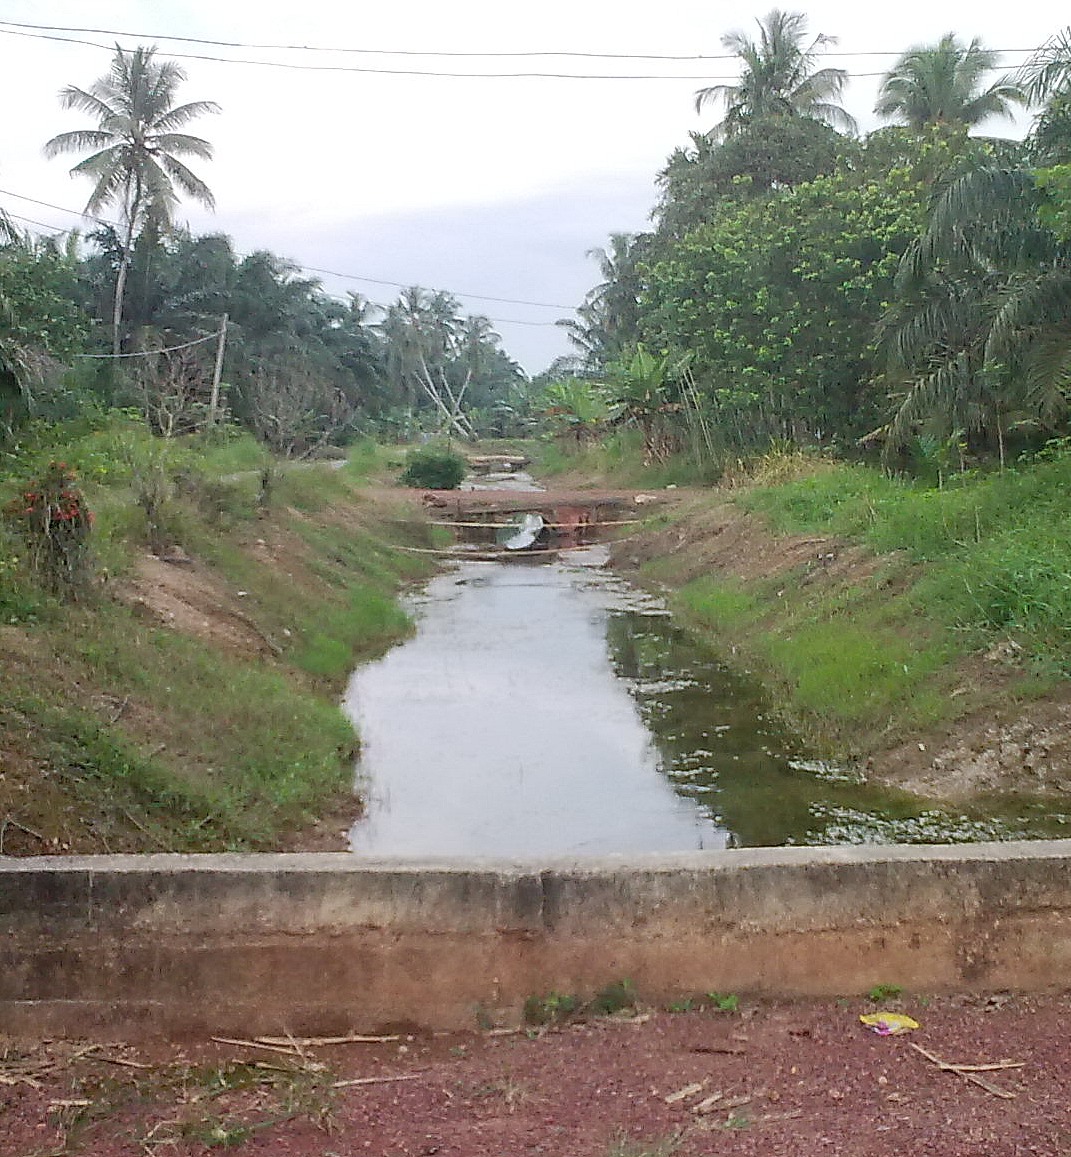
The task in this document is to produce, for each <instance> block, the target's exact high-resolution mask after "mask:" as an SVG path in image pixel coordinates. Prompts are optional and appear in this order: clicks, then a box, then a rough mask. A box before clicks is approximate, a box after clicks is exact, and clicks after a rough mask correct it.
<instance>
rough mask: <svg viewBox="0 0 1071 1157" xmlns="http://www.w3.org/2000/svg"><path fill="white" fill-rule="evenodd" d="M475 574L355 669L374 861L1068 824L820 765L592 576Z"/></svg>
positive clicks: (727, 679)
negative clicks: (961, 804) (938, 802)
mask: <svg viewBox="0 0 1071 1157" xmlns="http://www.w3.org/2000/svg"><path fill="white" fill-rule="evenodd" d="M604 561H605V552H604V548H601V547H590V548H587V549H584V550H578V551H572V552H568V553H565V554H563V555H561V556H559V558H557V559H556V560H555V561H550V562H539V561H534V560H533V561H525V562H519V561H518V562H513V563H507V564H502V563H493V562H492V563H478V562H466V563H462V564H459V565H458V567H457V568H456V569H455V570H453V571H451V572H450V573H448V574H444V575H441V576H440V577H438V578H436V579H434V580H433V581H432V582H431V583H429V584H428V586H427V588H426V589H425V590H424V592H423V593H422V594H421V595H420V596H419V598H418V599H416V600H414V604H413V611H414V614H415V616H416V619H417V624H418V629H417V632H416V634H415V636H414V637H413V638H412V639H410V640H409V641H408V642H406V643H404V644H402V645H401V646H399V647H397V648H395V649H394V650H393V651H391V652H390V653H389V654H388V655H386V656H385V657H384V658H383V659H382V660H380V661H379V662H377V663H373V664H371V665H369V666H367V667H364V668H361V669H360V670H358V671H357V672H356V674H355V675H354V676H353V679H352V681H351V684H350V687H349V689H348V693H347V697H346V708H347V711H348V712H349V714H350V716H351V717H352V718H353V719H354V721H355V723H356V724H357V727H358V728H359V731H360V734H361V737H362V746H363V749H362V756H361V760H360V763H359V765H358V769H357V779H358V788H359V790H360V792H361V794H362V796H363V797H364V798H365V799H366V801H367V812H366V815H365V816H364V818H362V819H361V820H360V821H359V822H358V823H356V824H355V825H354V827H353V830H352V833H351V847H352V848H353V850H354V851H356V852H360V853H366V854H371V855H386V856H395V855H397V856H403V855H404V856H409V855H488V856H531V855H556V854H580V855H589V854H592V855H594V854H602V853H629V852H655V851H684V850H694V849H701V848H723V847H727V846H740V845H749V846H758V845H779V844H789V843H804V844H821V843H860V842H943V841H949V840H968V839H994V838H1007V837H1010V836H1018V835H1024V834H1030V835H1044V834H1066V830H1067V829H1066V827H1064V817H1059V816H1057V817H1052V816H1046V817H1044V818H1039V817H1037V816H1035V815H1034V813H1033V812H1032V811H1031V809H1030V807H1029V805H1024V807H1023V808H1022V809H1020V810H1019V812H1018V813H1016V814H1008V813H1007V812H1006V811H1005V813H1004V814H1002V815H991V814H985V813H972V814H962V815H961V814H958V813H957V814H950V813H948V812H945V811H942V810H940V809H937V808H934V807H932V806H929V805H927V804H926V803H925V801H920V800H918V799H915V798H912V797H907V796H902V795H894V794H890V793H888V792H886V791H883V790H881V789H879V788H876V787H873V786H871V785H868V784H866V783H864V782H861V778H860V777H859V776H858V775H857V774H855V773H853V772H852V771H851V770H850V769H847V768H842V767H838V766H836V765H834V764H830V763H827V762H823V761H821V760H817V759H815V758H813V756H812V755H811V754H810V753H808V752H807V751H806V750H805V749H804V747H803V745H802V743H801V742H800V741H799V739H798V738H797V737H795V736H793V735H792V734H790V733H788V732H786V731H785V729H784V728H783V727H781V726H780V725H779V724H777V723H776V722H775V721H774V720H773V718H772V717H771V712H770V707H769V704H768V703H767V701H766V700H765V698H764V696H763V693H762V691H761V689H760V687H759V686H758V684H757V683H756V682H755V681H754V680H753V679H751V678H749V677H748V676H747V675H746V674H745V673H742V672H741V671H740V670H738V669H734V668H733V667H732V666H730V665H729V664H727V663H726V662H724V661H723V659H722V658H721V657H719V656H718V655H716V654H715V653H713V652H711V651H709V650H707V649H706V648H704V647H703V646H701V645H700V644H698V643H697V642H696V641H695V640H694V639H692V638H691V637H690V636H688V635H687V634H686V633H685V632H684V631H683V630H681V629H680V628H679V627H677V626H675V625H674V623H673V622H672V620H671V619H670V617H669V616H668V614H667V613H666V611H665V609H664V607H663V606H662V605H661V604H660V603H658V602H657V601H656V600H653V599H652V598H650V597H649V596H647V595H644V594H642V593H641V592H638V591H636V590H634V589H631V588H629V587H628V586H627V585H626V584H624V583H623V582H621V581H620V580H618V579H616V578H615V577H614V576H613V575H611V574H610V573H608V572H607V571H606V570H605V569H603V568H602V567H601V566H600V564H601V563H602V562H604Z"/></svg>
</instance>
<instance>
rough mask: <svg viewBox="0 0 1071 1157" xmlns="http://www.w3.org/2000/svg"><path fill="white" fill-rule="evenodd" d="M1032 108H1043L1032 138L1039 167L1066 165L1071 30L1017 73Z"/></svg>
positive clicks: (1070, 135) (1070, 134) (1069, 155)
mask: <svg viewBox="0 0 1071 1157" xmlns="http://www.w3.org/2000/svg"><path fill="white" fill-rule="evenodd" d="M1015 79H1016V80H1017V81H1018V82H1019V83H1020V84H1021V85H1022V86H1023V91H1024V92H1025V93H1026V98H1027V100H1028V101H1029V103H1030V104H1032V105H1041V106H1043V107H1042V109H1041V112H1040V113H1039V114H1038V115H1037V117H1036V118H1035V120H1034V127H1033V129H1032V130H1031V132H1030V136H1029V137H1028V143H1029V145H1030V152H1031V156H1032V159H1033V161H1034V163H1035V164H1040V165H1058V164H1066V163H1067V161H1068V160H1069V159H1071V27H1069V28H1064V29H1062V30H1061V31H1060V32H1057V33H1056V34H1055V35H1053V36H1050V37H1049V39H1048V40H1046V41H1045V43H1044V44H1043V45H1042V46H1041V47H1040V48H1039V49H1038V50H1037V52H1035V53H1034V54H1033V55H1032V56H1031V57H1030V59H1029V60H1027V61H1026V63H1025V64H1024V65H1023V66H1022V67H1021V68H1020V69H1019V71H1018V72H1017V73H1016V74H1015Z"/></svg>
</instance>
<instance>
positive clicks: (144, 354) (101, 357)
mask: <svg viewBox="0 0 1071 1157" xmlns="http://www.w3.org/2000/svg"><path fill="white" fill-rule="evenodd" d="M222 332H223V330H221V329H218V330H216V332H215V333H210V334H206V335H205V336H204V337H198V338H194V339H193V341H184V342H183V343H182V345H169V346H165V347H164V348H163V349H158V350H140V351H139V352H137V353H132V354H75V355H74V357H76V358H91V359H92V360H93V361H111V360H112V359H113V358H154V357H156V355H157V354H173V353H174V352H175V351H176V350H188V349H189V348H190V346H195V345H204V343H205V342H206V341H215V340H216V338H218V337H219V335H220V334H221V333H222Z"/></svg>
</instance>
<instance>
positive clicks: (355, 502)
mask: <svg viewBox="0 0 1071 1157" xmlns="http://www.w3.org/2000/svg"><path fill="white" fill-rule="evenodd" d="M66 433H67V435H68V437H67V440H66V443H65V442H64V438H63V430H61V429H60V428H51V429H49V430H47V431H45V430H43V431H41V432H40V434H39V435H37V436H35V437H34V438H33V439H30V441H32V442H33V445H32V446H28V447H26V448H25V449H24V450H23V451H22V452H21V453H20V454H18V455H15V456H11V455H9V456H8V457H7V458H6V459H4V460H3V461H2V462H0V497H2V496H3V494H4V493H11V492H15V491H17V490H18V488H19V486H20V480H21V479H22V478H25V477H27V476H32V469H33V468H34V467H35V465H36V464H37V463H39V462H40V461H46V460H49V459H51V458H53V457H61V458H63V459H64V460H68V461H70V460H74V461H76V462H77V463H78V464H79V465H81V466H82V468H83V470H84V471H85V476H87V477H88V481H86V482H85V483H84V485H85V489H86V493H87V495H88V496H89V497H90V499H91V508H92V509H93V510H94V511H95V513H96V516H97V521H96V525H95V528H94V534H93V549H94V554H95V559H96V564H97V575H98V580H105V581H98V584H97V590H96V594H95V595H94V596H93V597H91V598H90V599H89V600H88V601H87V602H85V603H83V604H80V605H76V606H73V607H65V606H62V605H60V604H59V603H57V602H56V601H55V600H53V599H50V598H47V597H45V596H42V595H41V594H40V593H39V592H38V591H37V590H36V588H35V585H34V583H33V581H32V579H31V578H30V577H29V576H28V575H27V574H26V573H24V570H23V568H22V567H21V565H20V562H19V554H18V552H19V549H20V544H19V542H18V540H17V539H16V538H14V537H13V536H12V535H11V533H10V532H9V530H8V529H7V528H4V527H0V622H6V623H7V624H8V625H9V626H10V624H11V623H12V621H14V622H15V623H17V624H19V631H20V632H21V633H20V634H19V636H18V639H17V640H13V642H17V646H18V648H19V649H20V650H19V651H17V652H13V655H12V657H13V658H14V659H15V660H16V661H13V662H10V663H9V662H5V663H4V664H2V665H0V733H7V734H8V735H9V736H10V737H14V738H15V739H16V740H17V743H16V745H15V747H14V748H13V750H15V751H17V752H18V753H19V757H20V760H22V762H21V763H20V767H22V768H23V769H25V768H27V767H33V768H39V769H40V774H41V775H42V776H44V777H45V780H46V782H45V783H44V784H43V785H42V791H41V793H40V796H41V808H42V809H44V810H42V811H40V812H36V811H34V805H35V800H36V798H37V795H38V793H37V792H35V791H33V790H30V788H31V786H32V785H30V784H29V783H28V784H27V792H26V794H25V795H23V796H19V797H18V798H17V800H16V803H17V806H18V814H19V816H20V821H19V822H20V823H23V824H25V825H26V826H27V827H31V828H34V829H36V830H41V831H42V832H43V833H44V834H45V835H46V836H48V838H49V839H50V840H53V842H56V843H57V846H58V844H59V843H60V842H63V843H66V842H68V841H70V840H72V839H73V840H75V841H76V842H77V841H78V840H79V838H80V837H79V830H80V829H79V823H84V824H85V825H88V829H89V830H90V831H91V832H92V839H90V840H89V843H88V846H89V848H91V849H92V850H120V849H121V850H142V851H149V850H158V849H160V848H165V847H166V848H170V849H172V850H187V851H189V850H199V851H205V850H213V851H214V850H222V849H229V848H270V847H274V846H278V845H279V841H280V840H281V839H284V838H285V837H286V835H287V833H290V832H293V831H296V830H299V829H301V828H304V827H307V826H309V825H310V824H311V822H312V821H313V820H314V819H316V818H317V817H319V816H320V815H322V814H323V812H324V809H325V807H327V806H329V805H333V804H334V803H335V802H336V801H337V800H338V799H339V798H340V797H341V796H342V795H346V794H348V793H349V791H350V788H351V784H352V761H353V755H354V751H355V747H356V742H357V739H356V737H355V735H354V733H353V730H352V727H351V725H350V723H349V722H348V721H347V720H346V718H345V717H344V716H343V714H342V712H341V710H340V708H339V707H338V695H339V692H340V690H341V688H342V686H343V684H344V681H345V679H346V677H347V676H348V674H349V673H350V671H351V670H352V669H353V667H354V666H355V665H356V663H357V662H358V661H359V660H360V659H362V658H367V657H370V656H373V655H375V654H378V653H381V652H382V651H383V650H384V649H385V648H386V647H387V646H389V645H390V644H391V643H392V642H394V641H395V640H397V639H399V638H401V637H403V636H404V635H405V634H406V633H407V632H408V630H409V629H410V622H409V619H408V617H407V616H406V614H405V613H404V611H403V610H402V609H401V607H400V606H399V605H398V603H397V601H396V595H397V593H398V592H399V590H400V589H401V588H402V587H404V586H405V585H406V584H407V583H408V582H410V581H412V580H415V579H417V578H420V577H423V576H425V575H427V574H428V573H430V564H429V563H428V561H427V558H426V557H425V556H423V555H421V554H419V553H411V552H408V551H405V550H401V549H398V547H397V545H396V543H398V544H401V545H418V544H419V545H422V546H426V545H427V544H428V542H427V532H426V529H425V528H422V527H420V526H418V525H413V524H401V523H393V522H382V521H379V520H378V518H377V515H376V513H375V510H374V508H373V506H372V504H370V503H369V502H368V500H367V498H366V497H365V496H364V495H363V494H362V491H361V487H362V485H363V484H364V479H366V478H369V477H372V476H377V474H378V471H379V470H380V468H381V467H382V464H383V463H384V461H385V460H386V458H387V456H388V453H389V452H388V451H385V450H383V449H382V448H379V447H374V446H371V445H361V446H359V447H357V448H356V449H355V452H354V455H353V457H351V459H350V460H349V461H348V462H347V463H346V464H345V465H344V466H343V467H342V468H341V469H334V468H332V467H330V466H328V465H327V464H323V463H313V464H294V465H290V464H285V465H284V466H283V467H282V468H280V471H279V476H278V481H277V485H276V487H275V491H274V494H273V503H272V505H271V507H270V509H269V510H267V511H264V510H262V509H259V508H258V503H257V495H258V492H259V489H260V469H259V468H262V466H263V464H264V463H265V462H266V461H268V459H267V457H266V455H264V453H263V451H262V450H261V449H260V448H259V447H258V446H257V445H256V444H255V443H253V442H252V441H251V440H250V439H248V438H245V437H234V436H233V435H231V434H220V435H213V436H212V437H211V438H201V439H193V440H185V442H184V443H183V444H182V445H178V444H167V443H161V442H160V441H158V440H155V441H154V440H152V439H151V438H150V437H149V436H148V435H147V434H146V433H145V431H144V430H143V429H141V428H140V427H137V426H136V424H133V423H131V421H130V420H129V418H127V417H125V416H119V417H116V418H114V419H113V420H112V421H111V423H110V424H109V423H108V422H94V423H82V424H80V425H78V426H76V427H69V428H67V431H66ZM46 435H47V436H46ZM60 451H62V453H59V452H60ZM139 463H140V464H142V466H144V465H145V464H148V466H149V467H152V468H155V466H157V465H159V464H161V463H162V464H163V468H164V469H165V470H166V472H167V477H168V480H169V481H168V485H169V487H170V489H169V492H168V497H167V517H168V526H169V528H170V529H171V530H172V532H173V534H174V538H175V540H176V541H178V542H179V543H181V545H182V546H183V547H185V549H186V550H187V552H188V553H189V554H190V555H191V556H192V557H193V558H195V559H196V560H197V564H198V566H199V568H201V570H202V572H203V573H205V575H206V577H208V578H209V580H210V581H211V582H215V583H218V584H220V587H221V591H222V596H223V599H224V602H225V604H229V603H232V601H233V600H234V599H236V598H238V597H239V592H240V593H241V595H240V599H239V601H238V602H237V604H234V607H235V609H234V614H235V617H236V623H237V625H238V626H239V627H240V629H241V632H243V633H244V635H245V636H246V638H248V639H250V640H251V642H250V643H249V644H247V645H246V649H242V648H239V649H238V650H237V651H231V650H228V649H227V648H226V647H225V646H224V647H220V646H215V645H212V644H210V643H207V642H206V641H205V640H204V639H201V638H197V637H194V636H191V635H186V634H183V633H181V632H179V631H174V630H170V629H167V628H166V627H161V626H159V625H157V624H156V622H155V620H154V619H153V617H152V615H151V614H141V613H140V611H139V608H138V606H137V605H132V604H131V603H129V602H128V601H126V600H125V599H116V598H113V597H112V595H111V592H112V591H113V590H117V591H118V590H119V589H120V588H119V584H121V583H123V582H124V581H125V579H126V577H127V576H130V575H131V574H132V572H133V569H134V566H135V563H136V562H137V560H138V559H139V557H140V556H141V555H143V553H144V550H145V542H146V522H145V516H144V513H143V511H142V510H141V509H140V508H139V507H138V505H137V504H136V502H135V500H134V499H135V487H136V484H137V479H136V474H135V471H136V469H138V468H139ZM4 471H6V474H5V473H4ZM294 511H296V513H294ZM265 537H266V538H269V539H272V541H273V542H274V543H277V544H278V546H279V549H280V550H282V551H283V552H284V554H283V556H282V558H283V560H284V561H281V562H279V561H277V560H276V558H275V556H274V555H273V554H272V553H271V552H270V551H269V550H268V548H267V546H266V545H265V542H264V541H260V540H261V539H264V538H265ZM273 549H274V548H273ZM113 584H114V585H113ZM237 608H240V610H238V609H237ZM207 613H208V612H206V614H207ZM229 613H231V611H230V610H225V611H224V614H229ZM258 637H259V640H262V641H263V648H262V653H261V654H260V655H259V656H256V655H253V654H251V653H250V652H249V650H248V647H249V646H252V647H253V648H254V649H256V648H257V647H258V642H257V640H258ZM23 652H25V654H23ZM23 774H26V772H25V770H24V771H23ZM3 786H4V785H2V784H0V788H2V787H3ZM45 788H47V790H44V789H45ZM48 809H51V810H50V811H49V810H48ZM72 816H73V817H75V819H73V820H72V819H71V818H70V817H72ZM72 832H73V833H74V834H73V836H72ZM77 846H78V847H79V848H81V847H82V844H81V843H78V844H77Z"/></svg>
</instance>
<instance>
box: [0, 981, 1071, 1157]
mask: <svg viewBox="0 0 1071 1157" xmlns="http://www.w3.org/2000/svg"><path fill="white" fill-rule="evenodd" d="M874 1007H875V1005H873V1004H870V1003H868V1002H867V1001H865V1000H854V1001H838V1002H801V1003H769V1004H747V1003H746V1002H742V1003H741V1006H740V1008H739V1010H738V1011H736V1012H732V1013H727V1012H714V1011H710V1010H709V1009H696V1010H692V1011H688V1012H685V1013H668V1012H655V1013H641V1014H639V1015H635V1014H629V1015H627V1016H623V1017H611V1018H607V1019H603V1020H595V1021H591V1022H589V1023H585V1024H577V1025H572V1026H567V1027H564V1028H560V1029H554V1030H550V1031H544V1032H542V1033H541V1034H531V1035H525V1034H513V1035H501V1036H493V1035H486V1034H481V1035H474V1034H473V1035H467V1036H458V1035H452V1036H445V1037H431V1038H425V1037H421V1036H413V1035H404V1033H403V1034H401V1035H398V1036H396V1037H395V1039H393V1040H389V1041H384V1042H381V1043H373V1044H369V1043H350V1044H345V1045H336V1046H331V1047H327V1046H318V1045H312V1044H307V1043H299V1044H298V1046H297V1050H296V1051H295V1050H294V1049H293V1048H290V1047H289V1046H287V1045H286V1044H285V1042H284V1043H281V1044H279V1045H277V1047H276V1048H275V1049H269V1048H253V1047H245V1046H240V1045H221V1044H212V1043H202V1044H196V1045H193V1044H191V1045H188V1046H187V1047H186V1048H185V1049H183V1050H182V1052H181V1053H180V1052H178V1051H175V1050H168V1049H166V1048H164V1046H157V1047H155V1048H153V1049H151V1050H147V1049H143V1050H141V1051H138V1050H134V1049H131V1048H127V1047H124V1046H120V1045H109V1046H105V1047H103V1048H101V1047H96V1048H94V1047H90V1046H87V1045H85V1044H81V1045H75V1044H72V1043H63V1044H59V1043H54V1044H46V1045H42V1046H39V1047H37V1048H35V1049H34V1050H32V1051H31V1052H28V1053H20V1051H19V1050H18V1049H17V1048H15V1047H14V1046H11V1045H9V1046H8V1047H7V1048H6V1049H4V1050H3V1052H2V1054H0V1055H2V1059H0V1154H2V1155H3V1157H44V1155H45V1154H56V1155H57V1157H58V1155H60V1154H71V1155H75V1154H87V1155H88V1154H92V1155H93V1157H126V1155H130V1157H135V1155H137V1157H144V1155H145V1154H156V1153H160V1154H167V1155H168V1157H188V1155H191V1157H192V1155H194V1154H204V1153H207V1152H208V1151H210V1150H212V1149H216V1148H220V1147H223V1146H226V1147H228V1148H230V1149H231V1150H232V1151H233V1152H236V1153H239V1154H249V1155H254V1154H256V1155H261V1154H263V1155H267V1154H271V1155H272V1157H314V1155H315V1157H343V1155H347V1157H348V1155H351V1154H360V1153H370V1154H375V1155H376V1157H418V1155H420V1157H430V1155H432V1154H436V1155H438V1157H515V1155H516V1157H520V1155H523V1154H546V1155H553V1157H670V1155H673V1157H700V1155H710V1154H733V1155H740V1157H748V1155H754V1157H759V1155H761V1157H777V1155H779V1154H790V1155H792V1157H797V1155H807V1157H811V1155H815V1154H842V1155H845V1157H887V1155H893V1154H912V1155H923V1154H926V1155H929V1154H933V1155H935V1157H968V1155H969V1157H1012V1155H1015V1157H1018V1155H1025V1154H1033V1155H1038V1157H1057V1155H1064V1157H1066V1155H1067V1154H1068V1153H1071V1064H1069V1061H1071V1050H1069V1046H1068V1042H1067V1022H1068V1016H1069V1014H1071V999H1069V998H1068V997H1066V996H1063V997H1045V998H1036V999H1031V998H1015V997H990V998H969V997H942V998H936V999H933V1000H908V1001H905V1002H904V1003H903V1005H902V1008H903V1011H906V1012H907V1013H909V1014H910V1015H912V1016H913V1017H914V1018H915V1019H917V1020H918V1021H919V1022H920V1024H921V1027H920V1028H919V1029H918V1031H916V1032H914V1033H911V1034H909V1035H904V1036H893V1037H882V1036H878V1035H875V1034H874V1033H872V1032H870V1031H869V1030H867V1029H866V1028H864V1027H863V1026H862V1025H861V1024H860V1022H859V1014H860V1013H861V1012H866V1011H872V1010H873V1009H874ZM915 1045H917V1046H920V1048H922V1049H925V1050H926V1051H927V1052H928V1053H930V1054H932V1057H934V1058H939V1059H940V1060H943V1061H947V1062H954V1063H958V1064H973V1065H982V1064H986V1065H996V1064H999V1063H1001V1062H1005V1063H1006V1064H1007V1067H1003V1068H993V1069H988V1070H984V1071H981V1072H977V1073H972V1074H971V1076H972V1077H974V1078H977V1080H978V1081H979V1082H980V1083H972V1081H971V1080H970V1079H968V1077H967V1076H965V1075H963V1074H960V1073H955V1072H951V1071H943V1070H941V1069H940V1068H939V1067H938V1065H937V1064H936V1063H935V1062H934V1060H932V1059H930V1058H928V1057H927V1056H926V1055H924V1054H923V1053H922V1052H920V1051H918V1050H917V1049H916V1048H914V1047H912V1046H915ZM87 1050H88V1051H87ZM1012 1065H1014V1066H1016V1067H1012ZM139 1066H140V1067H139Z"/></svg>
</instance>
